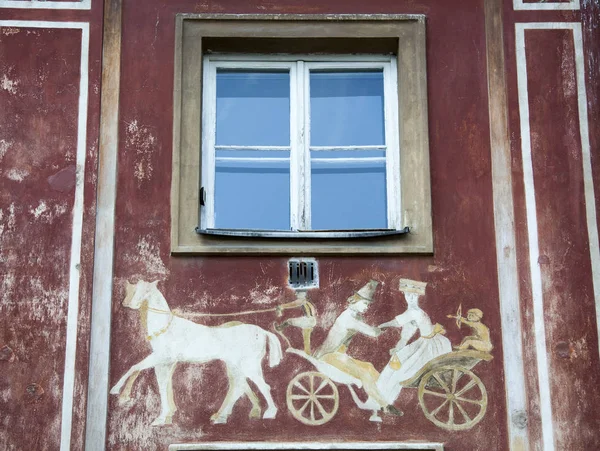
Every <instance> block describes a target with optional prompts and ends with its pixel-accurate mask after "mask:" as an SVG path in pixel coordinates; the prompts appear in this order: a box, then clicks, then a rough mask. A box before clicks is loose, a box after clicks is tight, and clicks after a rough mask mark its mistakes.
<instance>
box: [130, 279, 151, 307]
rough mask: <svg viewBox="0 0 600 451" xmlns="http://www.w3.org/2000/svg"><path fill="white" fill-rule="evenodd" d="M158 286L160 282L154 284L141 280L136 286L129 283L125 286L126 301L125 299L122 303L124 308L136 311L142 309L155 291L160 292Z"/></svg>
mask: <svg viewBox="0 0 600 451" xmlns="http://www.w3.org/2000/svg"><path fill="white" fill-rule="evenodd" d="M157 284H158V280H155V281H154V282H146V281H144V280H140V281H139V282H138V283H136V284H135V285H134V284H131V283H129V282H127V283H126V285H125V299H123V303H122V305H123V307H129V308H131V309H134V310H138V309H140V308H141V307H142V305H143V304H144V303H145V302H147V300H148V297H149V296H150V295H151V294H152V293H153V292H154V291H158V288H157V287H156V286H157Z"/></svg>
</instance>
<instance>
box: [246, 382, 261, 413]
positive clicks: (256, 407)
mask: <svg viewBox="0 0 600 451" xmlns="http://www.w3.org/2000/svg"><path fill="white" fill-rule="evenodd" d="M244 383H245V387H244V393H245V394H246V396H247V397H248V399H250V402H251V403H252V409H250V414H249V415H248V417H249V418H260V414H261V411H260V402H259V401H258V396H256V393H254V390H252V387H250V385H248V382H247V381H246V380H245V379H244Z"/></svg>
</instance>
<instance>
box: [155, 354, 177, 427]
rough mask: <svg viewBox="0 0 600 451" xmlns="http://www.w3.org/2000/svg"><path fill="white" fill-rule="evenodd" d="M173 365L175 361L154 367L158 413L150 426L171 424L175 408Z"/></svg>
mask: <svg viewBox="0 0 600 451" xmlns="http://www.w3.org/2000/svg"><path fill="white" fill-rule="evenodd" d="M175 366H176V363H171V364H164V365H157V366H155V367H154V374H155V375H156V381H157V382H158V392H159V394H160V415H159V416H158V418H156V420H154V422H153V423H152V426H162V425H165V424H171V423H172V421H173V414H174V413H175V410H177V408H176V407H175V402H174V401H173V371H175Z"/></svg>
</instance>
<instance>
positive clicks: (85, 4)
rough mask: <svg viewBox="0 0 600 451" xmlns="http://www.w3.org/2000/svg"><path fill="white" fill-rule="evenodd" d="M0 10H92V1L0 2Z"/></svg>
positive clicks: (10, 0) (9, 0) (34, 0)
mask: <svg viewBox="0 0 600 451" xmlns="http://www.w3.org/2000/svg"><path fill="white" fill-rule="evenodd" d="M0 8H11V9H61V10H65V9H78V10H86V9H91V8H92V0H82V1H80V2H44V1H39V0H23V1H20V0H0Z"/></svg>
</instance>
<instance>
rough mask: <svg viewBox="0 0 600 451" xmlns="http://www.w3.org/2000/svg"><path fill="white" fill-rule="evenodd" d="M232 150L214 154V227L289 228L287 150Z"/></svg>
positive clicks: (288, 168)
mask: <svg viewBox="0 0 600 451" xmlns="http://www.w3.org/2000/svg"><path fill="white" fill-rule="evenodd" d="M231 152H232V151H224V152H220V151H217V153H216V157H217V158H216V165H215V166H216V168H215V227H217V228H222V229H268V230H289V229H290V161H289V157H290V153H289V151H286V152H253V151H236V155H235V156H232V155H231ZM261 156H265V157H267V158H269V159H267V160H265V159H262V158H259V157H261ZM223 157H225V158H223ZM229 158H231V159H229Z"/></svg>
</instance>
